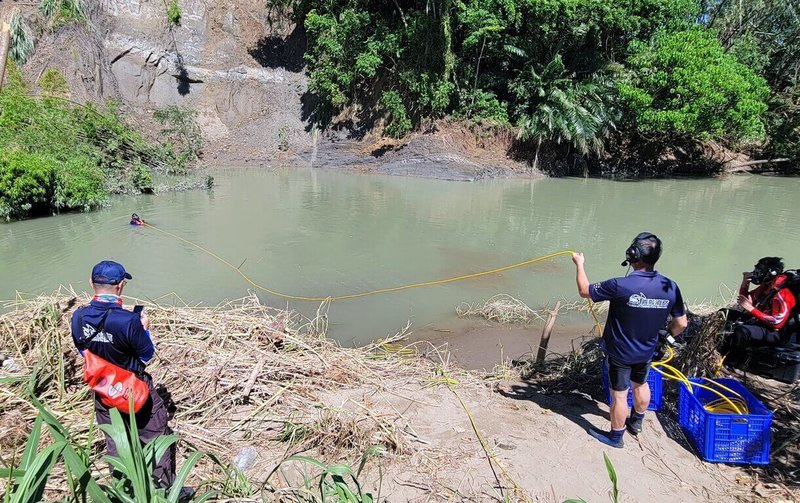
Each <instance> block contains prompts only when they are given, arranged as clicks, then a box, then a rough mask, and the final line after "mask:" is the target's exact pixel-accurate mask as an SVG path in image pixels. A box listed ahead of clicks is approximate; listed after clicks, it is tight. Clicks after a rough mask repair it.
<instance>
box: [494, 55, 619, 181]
mask: <svg viewBox="0 0 800 503" xmlns="http://www.w3.org/2000/svg"><path fill="white" fill-rule="evenodd" d="M509 87H510V89H511V91H512V93H513V94H514V96H516V98H517V101H518V102H521V103H522V106H520V107H519V108H518V109H517V112H516V114H517V120H516V122H517V126H518V128H519V137H520V138H521V139H523V140H527V139H533V140H535V141H536V154H535V156H534V161H533V168H534V169H536V168H537V167H538V159H539V150H540V148H541V145H542V143H543V142H545V141H555V142H556V143H562V142H568V143H569V144H571V145H572V146H573V147H574V148H575V149H576V150H578V152H580V153H581V154H587V153H588V152H591V151H595V152H597V151H602V149H603V138H604V137H605V136H606V135H607V134H608V133H609V131H611V130H613V129H615V128H616V121H617V120H618V119H619V112H618V109H617V107H616V106H615V103H614V97H613V95H614V89H613V85H612V84H611V83H610V82H609V80H608V79H607V78H605V77H604V76H603V75H602V74H597V75H592V76H590V77H589V78H587V79H583V80H581V79H578V78H577V77H576V76H575V75H573V74H570V73H568V72H567V69H566V67H565V66H564V62H563V60H562V58H561V56H559V55H556V57H554V58H553V60H552V61H550V62H549V63H548V64H547V65H545V66H544V67H542V68H540V69H537V68H536V66H535V65H531V66H530V67H529V68H527V69H525V70H524V71H522V72H520V74H519V76H518V77H517V78H516V79H515V80H514V81H513V82H512V83H511V84H510V86H509Z"/></svg>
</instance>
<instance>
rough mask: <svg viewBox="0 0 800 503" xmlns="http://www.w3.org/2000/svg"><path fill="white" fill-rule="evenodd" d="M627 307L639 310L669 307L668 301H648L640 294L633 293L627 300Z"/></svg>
mask: <svg viewBox="0 0 800 503" xmlns="http://www.w3.org/2000/svg"><path fill="white" fill-rule="evenodd" d="M628 306H630V307H637V308H639V309H667V308H668V307H669V300H666V299H648V298H647V297H645V295H644V294H643V293H641V292H639V293H634V294H633V295H631V296H630V297H629V298H628Z"/></svg>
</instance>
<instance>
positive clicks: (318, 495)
mask: <svg viewBox="0 0 800 503" xmlns="http://www.w3.org/2000/svg"><path fill="white" fill-rule="evenodd" d="M381 454H382V450H381V448H380V447H378V446H373V447H371V448H369V449H367V451H366V452H364V454H363V455H362V456H361V461H360V463H359V465H358V468H357V469H356V471H355V472H354V471H353V469H352V468H351V467H350V466H349V465H346V464H331V465H326V464H325V463H323V462H321V461H319V460H317V459H314V458H311V457H307V456H291V457H289V458H286V459H285V460H284V461H283V462H281V463H280V464H278V466H276V467H275V468H274V469H273V470H272V473H270V475H269V476H268V477H267V480H269V479H270V478H271V477H272V476H273V475H274V474H275V473H276V472H278V470H280V469H281V468H282V467H283V465H284V464H285V463H288V462H292V461H297V462H299V463H302V464H305V465H309V466H311V467H313V468H316V469H318V470H319V473H318V474H317V475H314V476H312V477H308V476H306V477H305V478H304V485H303V487H301V488H299V489H295V490H294V491H296V492H297V493H298V495H299V496H301V497H302V498H303V499H304V500H305V501H314V502H326V501H337V502H339V503H373V502H375V501H380V487H379V488H378V494H377V496H374V497H373V495H372V493H369V492H365V491H364V489H363V487H362V484H361V481H360V480H359V477H360V476H361V473H362V471H363V469H364V466H365V465H366V463H367V460H368V459H369V458H370V457H372V456H378V455H381Z"/></svg>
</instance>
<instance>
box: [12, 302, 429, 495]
mask: <svg viewBox="0 0 800 503" xmlns="http://www.w3.org/2000/svg"><path fill="white" fill-rule="evenodd" d="M87 301H88V298H85V297H79V296H78V295H76V294H74V293H73V292H71V291H62V292H59V294H58V295H56V296H50V297H47V296H44V297H38V298H34V299H29V300H22V299H18V300H17V301H14V302H10V303H8V304H7V305H6V306H5V313H4V314H2V315H0V355H3V356H5V357H11V358H13V359H14V360H15V362H16V363H17V365H19V367H20V368H21V369H22V370H21V371H20V372H15V373H4V374H3V375H2V376H0V378H2V381H3V386H4V388H5V389H4V393H3V394H1V395H0V438H2V441H0V443H2V449H0V467H5V468H6V469H7V471H6V472H4V474H5V475H12V476H17V475H20V474H19V473H17V474H16V475H14V473H13V470H18V468H16V467H19V466H20V464H19V460H20V459H21V457H22V455H23V452H24V451H25V450H26V448H25V445H24V444H25V442H26V439H27V438H28V437H29V436H30V435H31V431H32V428H35V427H36V426H35V425H36V424H37V421H39V422H40V423H41V420H37V419H36V418H37V417H38V416H39V415H40V408H37V406H36V405H35V404H34V403H32V401H31V397H34V399H35V400H36V401H40V402H41V403H42V404H43V406H44V407H46V408H47V409H49V410H51V411H52V416H53V417H54V418H57V420H58V423H59V424H60V430H59V431H62V433H63V435H62V436H63V437H64V439H65V440H66V441H67V443H68V445H69V446H70V447H69V448H70V449H73V450H75V451H76V452H77V451H80V452H82V453H83V454H80V455H79V457H82V458H83V459H84V460H85V467H86V469H85V470H84V471H86V472H87V473H91V474H92V478H91V479H92V480H94V481H96V482H93V484H94V483H96V484H100V485H103V486H104V487H115V486H113V484H112V483H111V482H107V481H106V480H107V477H108V476H107V475H105V472H106V471H107V466H106V462H105V461H104V460H103V457H102V454H103V452H104V446H103V443H104V439H103V436H102V435H99V434H98V433H99V432H98V430H97V428H96V427H93V426H92V424H93V419H92V418H93V416H94V413H93V408H92V399H91V396H90V393H89V391H88V389H87V387H86V386H85V384H84V383H83V382H82V377H81V373H82V366H81V363H80V361H79V360H80V358H79V355H78V354H77V352H76V351H75V349H74V347H73V344H72V341H71V338H70V333H69V320H70V316H71V313H72V311H73V310H74V308H76V307H77V306H78V305H79V304H82V303H84V302H87ZM137 302H140V303H142V302H141V301H137ZM144 304H145V305H146V309H147V311H148V314H149V316H150V319H151V322H152V331H153V336H154V339H155V342H156V346H157V359H156V361H155V362H154V363H153V364H152V365H151V366H150V367H149V368H148V370H149V371H150V373H151V374H152V375H153V377H154V382H155V383H156V384H157V386H159V391H160V393H161V394H162V396H163V397H164V398H165V400H166V402H167V404H168V407H170V408H171V410H172V413H173V415H174V419H173V421H172V423H173V424H174V426H175V430H176V433H177V434H178V435H179V437H180V442H179V443H178V452H179V456H178V459H179V460H180V459H183V463H182V464H183V466H187V465H191V464H193V463H196V465H195V466H194V467H193V469H192V470H191V473H187V474H186V475H187V477H188V480H187V483H188V484H189V485H192V486H194V487H197V488H200V489H201V491H198V493H200V492H207V491H215V492H216V493H217V494H219V496H221V497H246V498H259V499H264V500H274V499H281V500H284V501H300V500H303V501H323V500H327V498H328V497H329V496H331V495H333V494H336V495H341V494H344V495H345V496H346V497H347V498H349V497H350V496H348V495H352V496H353V497H355V498H356V499H345V500H344V501H371V499H370V498H372V497H373V496H372V494H379V487H380V477H381V476H380V473H379V474H378V479H377V484H376V489H372V486H371V485H370V489H366V488H365V485H364V484H365V483H364V482H363V480H365V478H364V477H365V476H366V475H365V473H364V472H363V470H364V466H365V464H366V462H367V460H368V459H376V458H380V457H383V456H390V455H392V454H401V453H403V452H406V451H407V450H408V449H409V444H410V440H409V439H410V436H411V433H409V432H407V431H406V430H405V429H404V428H402V424H401V423H399V421H398V419H397V417H396V416H395V415H389V414H378V413H375V412H373V411H372V410H371V409H370V408H369V405H370V402H365V403H366V405H362V404H361V403H356V402H355V401H353V400H349V401H348V400H339V399H338V398H336V396H337V394H338V393H340V392H342V390H347V389H352V388H358V387H359V386H361V387H362V388H360V389H376V388H379V387H380V386H381V385H382V384H381V383H382V381H383V379H385V378H387V377H389V376H391V377H393V378H394V377H398V376H400V377H401V378H402V376H406V377H405V378H408V379H409V380H410V379H412V378H416V376H420V375H426V374H429V373H432V370H431V368H430V367H431V365H429V364H428V363H427V362H425V361H423V360H421V359H414V358H401V357H400V356H398V355H395V354H393V353H391V352H387V351H385V350H383V349H382V347H383V345H384V344H385V343H386V341H382V342H381V343H376V344H372V345H369V346H367V347H364V348H360V349H345V348H341V347H339V346H338V345H337V344H336V343H335V342H334V341H331V340H330V339H327V338H326V337H325V329H326V327H327V316H326V313H325V311H324V309H321V311H320V312H319V315H318V316H317V318H315V319H313V320H308V319H305V318H302V317H301V316H300V315H298V314H296V313H293V312H287V311H281V310H276V309H272V308H269V307H266V306H264V305H262V304H260V303H259V301H258V299H257V298H256V297H254V296H253V297H248V298H245V299H242V300H239V301H234V302H230V303H227V304H225V305H221V306H217V307H190V306H180V307H163V306H156V305H154V304H152V303H150V304H148V303H146V302H144ZM323 307H324V306H323ZM348 403H349V404H350V405H355V406H348V405H347V404H348ZM342 404H344V405H342ZM32 425H33V426H32ZM412 431H413V430H412ZM50 436H51V437H53V438H54V439H55V440H56V442H58V441H60V440H59V437H54V436H53V435H52V434H51V435H50ZM169 441H171V439H167V440H164V442H169ZM34 443H38V442H34ZM42 443H44V442H42ZM50 445H55V444H50ZM66 445H67V444H64V445H62V444H59V445H58V446H57V447H55V448H53V449H55V450H60V454H61V455H63V452H66V451H64V449H67V447H66ZM78 446H83V447H82V448H80V449H79V448H78ZM246 446H250V447H252V448H254V449H255V450H256V451H257V452H258V456H257V457H256V460H255V462H254V463H253V464H252V465H250V466H243V467H238V466H236V463H234V458H235V455H236V453H237V452H240V451H241V450H242V448H243V447H246ZM162 447H163V446H159V447H158V448H162ZM43 448H44V449H50V447H48V446H45V447H43ZM145 450H146V449H145ZM42 452H44V451H42ZM199 452H202V453H204V454H206V456H203V457H202V459H200V455H199V454H195V453H199ZM300 453H307V454H304V455H303V456H301V457H297V456H298V455H299V454H300ZM58 455H59V454H56V453H55V452H50V454H49V456H50V457H49V458H48V460H47V463H46V468H47V470H44V471H45V472H47V473H48V477H47V479H48V480H49V482H48V483H47V490H46V491H45V493H44V499H45V500H65V501H80V498H77V497H76V496H75V492H74V491H75V489H74V487H75V483H76V482H78V479H80V483H81V484H83V483H86V481H87V480H86V478H85V477H84V478H81V477H79V476H78V475H79V474H78V473H76V472H75V469H73V468H70V467H69V465H68V464H64V463H56V462H55V461H54V458H58ZM292 456H295V457H294V458H293V457H292ZM346 460H353V461H354V464H353V465H350V464H349V463H347V462H346ZM358 460H360V462H359V461H358ZM51 461H53V462H52V463H51ZM343 461H344V462H343ZM178 464H179V466H178V469H179V473H180V470H181V462H180V461H179V463H178ZM355 465H358V468H357V469H353V468H349V467H350V466H355ZM245 472H246V473H247V476H245V475H244V473H245ZM370 477H373V478H374V473H373V474H370ZM372 480H373V479H370V484H372ZM4 487H5V491H6V492H7V493H8V494H12V493H13V491H14V489H13V487H14V484H13V483H9V479H6V481H5V482H0V493H2V491H3V490H4V489H3V488H4ZM31 487H32V486H31ZM82 490H83V489H82ZM315 491H316V492H315ZM112 492H113V491H107V494H108V495H109V498H111V500H112V501H117V500H116V499H115V498H117V496H114V494H112ZM119 500H122V498H120V499H119ZM139 500H141V499H139ZM139 500H136V501H139ZM12 501H17V500H16V499H12ZM20 501H24V499H23V500H20ZM142 501H144V500H142Z"/></svg>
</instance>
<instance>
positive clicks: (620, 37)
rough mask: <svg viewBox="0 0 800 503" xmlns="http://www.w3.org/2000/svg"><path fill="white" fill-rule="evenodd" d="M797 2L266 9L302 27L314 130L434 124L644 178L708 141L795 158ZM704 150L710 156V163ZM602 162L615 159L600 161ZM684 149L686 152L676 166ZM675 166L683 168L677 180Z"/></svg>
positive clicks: (306, 1)
mask: <svg viewBox="0 0 800 503" xmlns="http://www.w3.org/2000/svg"><path fill="white" fill-rule="evenodd" d="M799 4H800V3H798V2H797V1H796V0H750V1H747V2H743V1H740V0H470V1H461V0H417V1H403V0H393V1H392V2H383V1H370V0H346V1H329V0H326V1H319V0H272V1H271V2H270V9H272V11H273V12H274V14H275V15H277V16H291V17H292V19H293V20H294V22H296V23H297V24H298V26H302V27H304V29H305V31H306V36H307V41H308V46H307V49H306V53H305V62H306V64H307V72H308V76H309V79H310V84H309V87H310V90H311V91H312V92H313V93H314V96H315V98H316V100H315V102H314V107H313V120H314V121H316V122H317V123H318V124H320V125H322V126H331V125H335V124H337V123H340V122H342V120H343V118H345V117H346V118H347V120H348V121H350V123H351V124H350V125H351V126H354V127H355V128H361V129H362V130H369V129H370V128H372V127H373V126H374V125H375V124H376V122H378V121H380V123H381V124H382V125H383V134H385V135H387V136H390V137H396V138H399V137H402V136H403V135H406V134H407V133H409V132H410V131H412V130H422V131H425V130H430V129H431V128H433V127H435V126H433V124H434V121H435V120H436V119H440V118H451V119H455V120H466V121H472V122H475V123H480V124H487V125H491V126H498V127H501V128H511V129H513V131H514V133H515V134H516V137H517V138H518V142H517V144H516V146H515V148H514V153H515V154H516V155H517V156H519V157H522V158H527V160H528V161H529V162H531V163H532V165H533V167H534V168H536V167H538V166H539V164H540V154H541V153H543V152H544V151H545V150H549V151H551V152H553V151H554V150H555V151H556V152H558V153H559V154H560V155H561V156H562V157H563V156H564V155H567V156H569V155H577V156H579V157H581V158H582V159H584V160H586V161H589V162H593V163H594V165H596V166H597V165H599V166H600V168H599V169H600V170H601V171H604V172H613V171H614V168H613V167H612V166H611V163H616V164H617V165H619V164H620V163H621V161H626V162H625V164H626V165H630V166H637V169H639V168H641V170H642V171H644V172H647V171H648V170H649V172H648V173H647V174H650V175H658V174H659V172H658V170H659V169H664V170H669V169H670V168H669V163H665V162H663V161H678V162H676V163H673V164H676V165H681V164H682V165H683V166H684V167H685V168H686V169H688V170H689V171H696V170H698V169H699V170H700V171H702V172H708V171H713V169H714V168H713V166H700V167H698V166H696V165H692V163H691V162H688V163H687V161H691V159H692V158H696V159H700V158H706V159H709V158H713V157H714V156H713V153H712V155H707V150H708V147H709V145H711V146H712V147H716V148H718V149H731V150H733V151H737V152H745V153H747V154H749V155H752V156H753V157H757V158H759V159H761V160H770V161H777V162H770V163H764V164H770V165H771V166H770V169H784V170H791V169H794V167H795V166H796V159H797V158H798V157H800V113H799V111H800V107H799V101H798V99H799V97H800V93H799V91H798V72H799V71H800V59H799V57H798V54H800V51H799V50H798V49H800V17H798V14H799V13H798V10H799V8H800V5H799ZM702 151H706V155H704V154H703V152H702ZM609 152H611V154H609ZM681 154H683V158H680V157H681ZM678 171H680V170H678Z"/></svg>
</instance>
